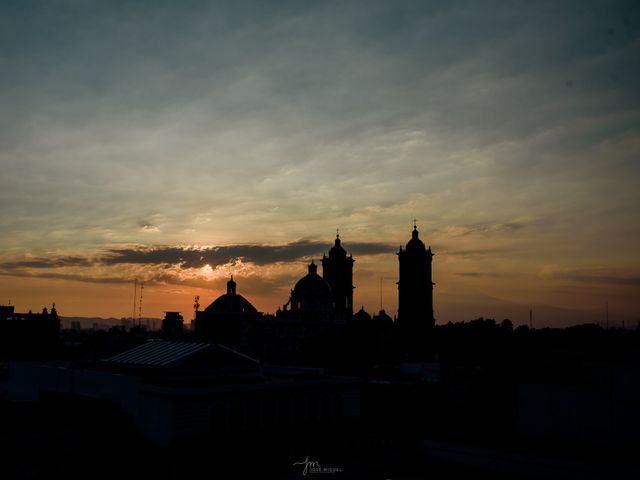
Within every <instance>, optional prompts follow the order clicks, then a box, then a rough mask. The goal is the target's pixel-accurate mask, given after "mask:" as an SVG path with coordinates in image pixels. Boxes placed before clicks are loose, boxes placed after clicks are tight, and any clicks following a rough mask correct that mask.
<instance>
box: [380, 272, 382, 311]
mask: <svg viewBox="0 0 640 480" xmlns="http://www.w3.org/2000/svg"><path fill="white" fill-rule="evenodd" d="M380 311H382V277H380Z"/></svg>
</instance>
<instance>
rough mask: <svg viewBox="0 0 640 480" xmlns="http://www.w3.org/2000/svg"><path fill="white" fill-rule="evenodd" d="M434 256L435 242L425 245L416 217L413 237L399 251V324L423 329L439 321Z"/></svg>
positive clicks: (404, 326) (412, 328)
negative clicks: (434, 295)
mask: <svg viewBox="0 0 640 480" xmlns="http://www.w3.org/2000/svg"><path fill="white" fill-rule="evenodd" d="M432 258H433V253H432V252H431V246H429V247H428V248H425V245H424V243H423V242H422V240H420V238H419V232H418V227H417V225H416V224H415V221H414V225H413V232H411V240H409V242H408V243H407V245H406V247H405V249H404V250H403V249H402V247H400V251H399V252H398V262H399V264H400V265H399V266H400V275H399V280H398V325H399V326H401V327H402V328H403V329H410V330H414V331H421V330H422V329H423V328H425V327H427V328H428V327H432V326H433V325H434V324H435V319H434V316H433V286H434V285H435V284H434V283H433V279H432V276H431V264H432Z"/></svg>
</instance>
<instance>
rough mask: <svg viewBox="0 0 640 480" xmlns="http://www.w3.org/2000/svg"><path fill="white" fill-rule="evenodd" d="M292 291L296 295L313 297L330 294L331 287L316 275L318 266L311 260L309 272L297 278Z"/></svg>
mask: <svg viewBox="0 0 640 480" xmlns="http://www.w3.org/2000/svg"><path fill="white" fill-rule="evenodd" d="M293 291H294V293H295V294H296V295H297V296H304V297H309V296H311V297H315V296H324V295H327V294H330V293H331V287H330V286H329V284H328V283H327V282H326V281H325V280H324V279H323V278H322V277H321V276H320V275H318V266H317V265H316V264H315V263H313V262H311V263H310V264H309V273H307V275H305V276H304V277H302V278H301V279H300V280H298V282H297V283H296V285H295V287H293Z"/></svg>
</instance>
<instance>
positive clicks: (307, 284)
mask: <svg viewBox="0 0 640 480" xmlns="http://www.w3.org/2000/svg"><path fill="white" fill-rule="evenodd" d="M308 268H309V271H308V273H307V275H305V276H304V277H302V278H301V279H300V280H298V281H297V282H296V284H295V286H294V287H293V290H291V296H290V297H289V301H288V302H287V303H285V304H284V306H283V307H282V310H279V311H278V313H277V315H278V316H279V317H280V318H282V319H285V320H301V321H310V322H318V321H319V322H330V321H334V320H335V319H336V315H335V309H334V303H333V298H334V297H333V291H332V289H331V285H330V284H329V283H328V282H327V281H326V280H325V279H323V278H322V277H321V276H320V275H318V266H317V265H316V264H315V263H314V262H313V261H311V263H310V264H309V267H308Z"/></svg>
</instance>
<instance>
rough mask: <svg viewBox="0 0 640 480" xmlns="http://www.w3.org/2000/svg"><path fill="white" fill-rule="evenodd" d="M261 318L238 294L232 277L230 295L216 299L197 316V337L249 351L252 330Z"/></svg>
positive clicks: (228, 288) (260, 314) (228, 293)
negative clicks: (253, 325)
mask: <svg viewBox="0 0 640 480" xmlns="http://www.w3.org/2000/svg"><path fill="white" fill-rule="evenodd" d="M261 316H262V313H260V312H258V310H257V309H256V308H255V307H254V306H253V305H252V304H251V302H249V300H247V299H246V298H244V297H243V296H242V295H240V294H238V293H237V292H236V282H235V281H234V280H233V276H231V278H230V279H229V281H228V282H227V293H225V294H222V295H220V296H219V297H218V298H216V299H215V300H214V301H213V302H212V303H211V304H210V305H209V306H208V307H207V308H205V309H204V311H202V312H196V318H195V334H196V337H198V339H199V340H201V341H214V342H217V343H223V344H227V345H235V346H238V347H239V348H246V347H247V345H248V341H249V339H248V334H249V330H250V329H251V326H252V324H253V323H254V322H255V321H257V320H258V319H259V318H260V317H261Z"/></svg>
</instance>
